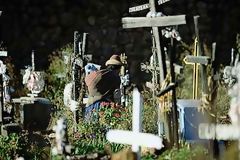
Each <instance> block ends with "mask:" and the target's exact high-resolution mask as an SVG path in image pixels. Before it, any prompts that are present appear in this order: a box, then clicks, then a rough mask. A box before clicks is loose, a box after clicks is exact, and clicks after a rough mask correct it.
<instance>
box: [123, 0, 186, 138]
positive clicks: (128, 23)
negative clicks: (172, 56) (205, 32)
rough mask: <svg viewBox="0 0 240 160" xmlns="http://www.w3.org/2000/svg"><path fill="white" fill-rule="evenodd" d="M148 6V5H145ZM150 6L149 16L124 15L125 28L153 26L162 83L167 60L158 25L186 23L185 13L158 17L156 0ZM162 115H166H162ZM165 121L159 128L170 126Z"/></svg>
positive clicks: (159, 80)
mask: <svg viewBox="0 0 240 160" xmlns="http://www.w3.org/2000/svg"><path fill="white" fill-rule="evenodd" d="M164 2H167V0H159V2H158V3H159V4H161V3H164ZM145 8H146V7H145ZM149 8H150V16H147V17H124V18H122V23H123V28H139V27H151V28H152V34H153V51H154V52H153V56H155V54H156V57H157V59H158V65H159V67H160V68H159V69H160V70H159V72H160V74H159V78H158V77H155V78H157V81H158V82H159V83H160V84H161V83H162V82H163V81H164V79H165V73H164V72H165V70H164V69H165V66H166V65H165V61H164V60H163V55H164V54H163V53H162V52H161V46H160V45H161V43H160V37H159V30H158V27H164V26H175V25H181V24H186V19H185V15H178V16H162V17H158V16H157V15H159V14H157V13H156V8H155V1H154V0H149ZM162 117H166V116H164V115H162ZM164 119H165V120H164ZM162 121H163V122H161V121H159V122H158V128H162V127H161V126H164V127H168V122H167V120H166V118H163V120H162ZM166 132H167V133H166V137H167V139H168V140H169V141H170V134H169V132H170V128H168V129H166ZM162 134H164V133H159V135H162Z"/></svg>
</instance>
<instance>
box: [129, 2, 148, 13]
mask: <svg viewBox="0 0 240 160" xmlns="http://www.w3.org/2000/svg"><path fill="white" fill-rule="evenodd" d="M149 7H150V6H149V4H148V3H146V4H143V5H139V6H135V7H131V8H129V13H132V12H137V11H142V10H145V9H148V8H149Z"/></svg>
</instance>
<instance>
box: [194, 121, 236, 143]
mask: <svg viewBox="0 0 240 160" xmlns="http://www.w3.org/2000/svg"><path fill="white" fill-rule="evenodd" d="M198 134H199V138H201V139H215V138H216V139H218V140H238V139H239V137H240V128H239V126H238V125H227V124H217V125H215V124H207V123H201V124H199V128H198Z"/></svg>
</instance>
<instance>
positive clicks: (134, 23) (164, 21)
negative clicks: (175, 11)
mask: <svg viewBox="0 0 240 160" xmlns="http://www.w3.org/2000/svg"><path fill="white" fill-rule="evenodd" d="M122 24H123V28H139V27H165V26H173V25H181V24H186V16H185V15H177V16H164V17H124V18H122Z"/></svg>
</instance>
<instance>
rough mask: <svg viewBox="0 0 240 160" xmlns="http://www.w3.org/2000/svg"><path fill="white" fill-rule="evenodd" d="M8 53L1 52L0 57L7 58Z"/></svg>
mask: <svg viewBox="0 0 240 160" xmlns="http://www.w3.org/2000/svg"><path fill="white" fill-rule="evenodd" d="M7 53H8V52H7V51H0V57H7Z"/></svg>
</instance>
